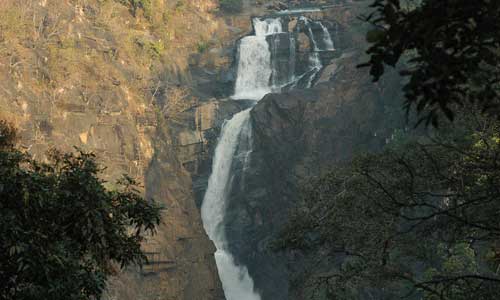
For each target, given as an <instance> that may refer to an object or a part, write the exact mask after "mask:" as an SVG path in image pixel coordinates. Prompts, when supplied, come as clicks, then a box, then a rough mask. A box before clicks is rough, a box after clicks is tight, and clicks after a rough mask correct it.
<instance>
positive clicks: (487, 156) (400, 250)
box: [277, 111, 500, 300]
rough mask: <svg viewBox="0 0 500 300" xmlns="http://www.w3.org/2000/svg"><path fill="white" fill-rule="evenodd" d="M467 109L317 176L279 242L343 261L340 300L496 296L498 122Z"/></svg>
mask: <svg viewBox="0 0 500 300" xmlns="http://www.w3.org/2000/svg"><path fill="white" fill-rule="evenodd" d="M467 115H468V117H467V119H466V120H465V119H461V120H457V122H456V125H457V126H458V128H456V129H450V128H443V129H442V130H440V131H437V132H433V133H432V135H430V136H428V137H426V138H425V139H424V138H420V139H419V140H418V141H414V140H413V141H407V142H406V143H402V140H400V141H398V143H397V145H396V147H392V146H389V147H388V148H387V149H386V150H385V151H384V152H383V153H380V154H370V155H364V156H359V157H357V158H356V159H355V160H354V161H353V162H352V163H351V164H349V165H347V166H345V167H343V168H339V169H337V170H335V171H333V172H331V173H330V174H328V175H326V176H324V177H321V178H319V179H317V180H314V181H313V182H312V183H311V184H310V185H308V186H306V188H305V192H304V198H303V200H302V203H301V205H300V206H299V207H298V208H297V209H296V211H295V212H294V213H293V215H292V221H291V222H290V223H289V225H288V227H287V228H286V230H285V231H284V232H283V234H282V238H281V239H280V240H279V241H278V242H277V245H278V246H280V247H281V248H285V249H296V250H300V251H302V252H304V253H312V254H311V255H312V256H314V255H318V253H320V254H319V255H322V256H323V261H325V260H328V259H326V258H324V256H325V255H327V257H328V256H331V258H332V259H330V260H333V261H334V260H338V261H341V263H338V264H331V265H330V271H329V272H327V274H328V275H326V276H323V277H322V280H323V282H327V284H328V285H329V286H330V287H331V288H330V290H331V291H333V296H332V298H333V299H362V298H363V297H362V296H360V295H362V294H363V293H375V294H377V295H379V296H378V297H377V298H376V299H402V298H403V297H408V299H426V300H431V299H432V300H434V299H440V300H467V299H485V300H486V299H496V296H497V295H500V276H499V274H498V272H497V270H498V268H499V259H498V257H499V255H498V253H499V252H500V222H499V220H500V201H499V199H500V190H499V189H498V187H499V186H500V168H498V167H497V166H498V164H499V162H500V161H499V159H500V139H499V138H498V137H499V134H500V121H498V120H497V119H495V118H489V117H484V116H481V115H480V114H476V113H474V112H470V111H469V112H468V114H467ZM315 253H316V254H315ZM310 278H314V277H310ZM352 291H357V292H358V294H356V293H353V292H352ZM374 291H375V292H374Z"/></svg>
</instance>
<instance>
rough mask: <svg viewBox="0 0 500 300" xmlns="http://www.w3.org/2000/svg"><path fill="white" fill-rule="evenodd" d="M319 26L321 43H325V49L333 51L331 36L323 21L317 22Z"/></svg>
mask: <svg viewBox="0 0 500 300" xmlns="http://www.w3.org/2000/svg"><path fill="white" fill-rule="evenodd" d="M318 24H319V26H321V30H323V43H324V44H325V51H333V50H335V47H334V46H333V40H332V36H331V35H330V32H329V31H328V28H326V26H325V25H323V23H321V22H318Z"/></svg>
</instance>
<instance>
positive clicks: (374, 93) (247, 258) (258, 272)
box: [226, 4, 404, 300]
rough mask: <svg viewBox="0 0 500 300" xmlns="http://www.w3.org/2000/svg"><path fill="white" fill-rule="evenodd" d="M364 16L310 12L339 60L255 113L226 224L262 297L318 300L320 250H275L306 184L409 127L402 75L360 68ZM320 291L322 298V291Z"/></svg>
mask: <svg viewBox="0 0 500 300" xmlns="http://www.w3.org/2000/svg"><path fill="white" fill-rule="evenodd" d="M360 11H361V6H358V5H355V4H350V5H343V6H340V7H332V8H328V9H325V10H323V11H322V12H321V13H315V14H308V17H309V18H310V19H312V20H321V21H322V22H323V23H324V24H335V26H332V25H331V26H330V29H329V30H331V31H333V34H334V35H335V38H334V42H335V48H336V54H335V55H334V58H333V59H332V60H331V61H329V62H328V63H327V64H326V63H325V65H324V67H323V69H322V72H321V73H320V74H319V75H318V77H317V78H316V79H315V86H314V87H313V88H311V89H305V90H300V89H295V90H291V91H288V92H284V93H281V94H268V95H267V96H265V97H264V99H262V100H261V101H260V102H259V103H258V104H257V106H256V107H255V108H254V109H253V110H252V113H251V116H252V126H253V140H254V142H253V143H254V144H253V152H252V154H251V162H250V164H249V166H247V167H246V168H245V170H239V171H237V172H234V173H235V174H242V175H240V176H238V175H236V178H234V179H233V180H234V183H233V189H232V191H231V201H230V204H229V207H228V214H227V217H226V226H227V228H228V230H227V235H228V240H229V243H230V245H231V247H232V252H233V253H236V257H237V259H239V261H240V262H241V263H243V264H245V265H246V266H248V269H249V272H250V274H251V275H252V277H253V279H254V281H255V285H256V287H257V289H259V291H260V293H261V295H262V299H264V300H267V299H283V300H285V299H310V298H311V299H316V298H314V297H316V296H313V292H312V291H314V290H315V287H314V286H310V285H309V284H310V283H311V281H310V279H311V278H313V277H314V276H316V275H317V274H319V273H321V272H322V271H323V267H325V265H326V264H328V263H329V262H328V261H327V260H322V258H321V253H314V254H310V255H307V254H304V253H275V252H273V251H272V250H271V249H270V245H271V244H272V242H273V240H274V239H275V238H276V234H277V233H278V232H279V231H280V229H281V228H283V225H284V224H285V223H286V220H287V217H288V213H289V210H290V209H291V208H292V207H293V206H294V204H296V203H297V201H298V199H299V197H300V187H301V185H303V184H304V183H305V182H307V180H308V179H309V178H310V177H313V176H318V175H321V174H322V173H324V172H327V171H328V170H331V168H334V167H335V166H337V165H339V164H342V163H343V162H346V161H348V160H349V159H351V158H352V156H353V155H354V154H355V153H357V152H362V151H377V150H379V149H381V148H382V146H383V145H384V144H385V143H386V142H387V141H388V140H389V139H391V137H392V135H393V133H394V130H396V129H398V128H402V127H403V126H404V122H403V120H401V119H400V118H399V117H397V116H398V115H401V114H400V113H399V110H400V106H399V105H400V103H401V95H400V93H399V91H400V89H399V78H398V77H397V76H396V75H395V74H392V75H389V76H388V77H386V78H385V79H384V81H382V82H379V83H377V84H373V83H372V82H371V78H370V76H369V75H368V72H367V71H366V70H363V69H361V70H360V69H357V68H356V65H358V64H359V63H361V62H362V61H363V59H365V57H364V55H363V52H364V47H365V43H364V35H363V26H364V25H363V24H361V23H360V22H359V21H358V20H357V19H356V16H357V15H358V14H359V13H360ZM304 40H305V42H304V44H306V43H307V39H304ZM299 43H300V41H299ZM299 47H300V45H299ZM323 61H324V60H323ZM396 111H397V112H398V113H395V112H396ZM236 168H238V166H236ZM306 271H307V273H305V272H306ZM315 292H318V295H319V296H317V297H319V298H317V299H323V298H321V297H322V296H321V291H318V290H315Z"/></svg>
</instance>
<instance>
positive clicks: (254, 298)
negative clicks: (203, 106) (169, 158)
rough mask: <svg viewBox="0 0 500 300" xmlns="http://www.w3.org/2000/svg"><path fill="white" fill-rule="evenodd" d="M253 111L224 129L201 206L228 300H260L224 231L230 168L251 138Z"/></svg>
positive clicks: (240, 115)
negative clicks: (242, 140) (244, 141)
mask: <svg viewBox="0 0 500 300" xmlns="http://www.w3.org/2000/svg"><path fill="white" fill-rule="evenodd" d="M249 116H250V108H249V109H246V110H244V111H241V112H239V113H237V114H235V115H234V116H233V118H232V119H231V120H229V121H228V122H226V123H225V124H224V126H223V127H222V131H221V136H220V139H219V142H218V144H217V147H216V149H215V156H214V159H213V164H212V174H211V175H210V178H209V180H208V188H207V191H206V193H205V197H204V199H203V204H202V207H201V217H202V220H203V226H204V227H205V231H206V232H207V234H208V236H209V237H210V239H211V240H212V241H213V242H214V244H215V247H216V248H217V251H216V252H215V261H216V263H217V269H218V271H219V276H220V279H221V281H222V287H223V289H224V294H225V296H226V299H227V300H260V296H259V294H258V293H257V292H255V291H254V284H253V280H252V278H251V277H250V275H249V274H248V270H247V268H246V267H245V266H238V265H236V262H235V261H234V257H233V255H232V254H231V253H230V252H229V249H228V246H227V239H226V233H225V228H224V215H225V213H226V206H227V196H228V194H229V192H230V189H231V166H232V164H233V158H234V155H235V154H236V153H235V152H236V150H237V146H238V143H239V139H240V136H242V135H246V136H249V133H248V132H243V131H244V130H246V131H248V130H251V127H250V126H249V121H250V118H249Z"/></svg>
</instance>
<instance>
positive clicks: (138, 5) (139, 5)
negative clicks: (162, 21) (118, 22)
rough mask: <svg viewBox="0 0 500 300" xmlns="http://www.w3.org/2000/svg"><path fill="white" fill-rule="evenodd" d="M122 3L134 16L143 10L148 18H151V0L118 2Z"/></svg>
mask: <svg viewBox="0 0 500 300" xmlns="http://www.w3.org/2000/svg"><path fill="white" fill-rule="evenodd" d="M118 1H119V2H120V3H122V4H124V5H127V6H128V7H130V11H131V12H132V14H133V15H134V16H136V15H137V10H138V9H142V10H143V12H144V16H145V17H146V18H148V19H149V18H151V13H152V6H151V0H118Z"/></svg>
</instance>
